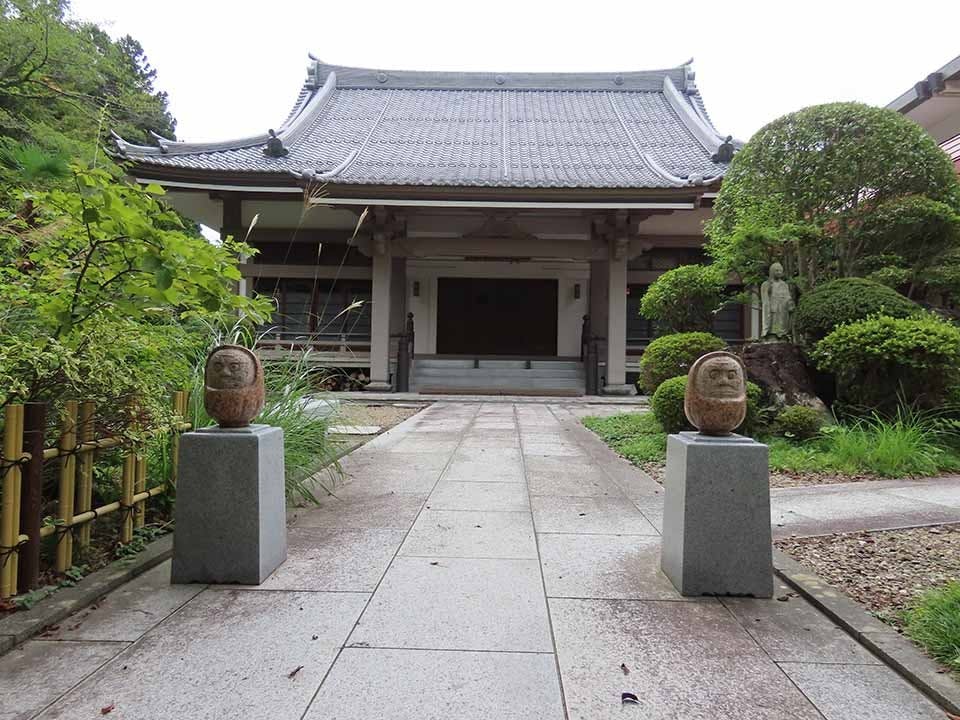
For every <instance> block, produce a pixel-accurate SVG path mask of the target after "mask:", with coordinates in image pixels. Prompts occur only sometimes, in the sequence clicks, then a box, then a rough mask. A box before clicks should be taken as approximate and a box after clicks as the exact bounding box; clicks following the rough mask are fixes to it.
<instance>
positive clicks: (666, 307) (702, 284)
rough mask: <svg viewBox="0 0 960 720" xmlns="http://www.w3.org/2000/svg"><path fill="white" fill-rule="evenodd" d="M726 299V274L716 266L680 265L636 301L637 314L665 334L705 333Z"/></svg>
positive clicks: (658, 279)
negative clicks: (637, 306)
mask: <svg viewBox="0 0 960 720" xmlns="http://www.w3.org/2000/svg"><path fill="white" fill-rule="evenodd" d="M728 300H729V293H728V292H727V282H726V273H725V272H724V271H723V270H722V269H721V268H719V267H718V266H716V265H681V266H680V267H676V268H674V269H673V270H667V271H666V272H665V273H663V274H662V275H661V276H660V277H658V278H657V279H656V280H655V281H654V282H653V284H652V285H651V286H650V287H649V288H648V289H647V291H646V292H645V293H644V294H643V298H642V299H641V300H640V315H642V316H643V317H645V318H647V319H648V320H654V321H656V323H657V327H658V328H659V329H660V330H662V331H666V332H676V333H679V332H695V331H703V330H709V329H710V326H711V325H712V324H713V318H714V315H715V314H716V312H717V310H719V309H720V308H722V307H723V306H724V304H725V303H726V302H727V301H728Z"/></svg>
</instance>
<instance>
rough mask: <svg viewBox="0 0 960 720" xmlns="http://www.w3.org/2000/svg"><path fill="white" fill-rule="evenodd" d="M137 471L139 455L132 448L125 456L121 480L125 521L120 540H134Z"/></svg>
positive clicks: (121, 507)
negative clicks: (134, 482) (134, 501)
mask: <svg viewBox="0 0 960 720" xmlns="http://www.w3.org/2000/svg"><path fill="white" fill-rule="evenodd" d="M136 472H137V456H136V453H134V451H133V450H132V449H131V450H129V451H128V452H127V454H126V456H125V457H124V458H123V477H122V478H121V480H120V511H121V512H122V513H123V522H122V524H121V526H120V542H122V543H128V542H130V541H131V540H133V514H132V513H133V480H134V475H136Z"/></svg>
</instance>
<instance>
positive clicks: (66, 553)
mask: <svg viewBox="0 0 960 720" xmlns="http://www.w3.org/2000/svg"><path fill="white" fill-rule="evenodd" d="M77 411H78V405H77V401H76V400H68V401H67V402H66V403H65V405H64V419H63V427H62V429H61V431H60V443H59V445H60V452H61V453H65V454H64V456H63V457H61V458H60V495H59V500H58V502H57V518H58V519H59V520H61V521H62V522H61V523H60V527H59V528H58V531H59V535H58V537H57V564H56V568H57V572H65V571H67V570H69V569H70V567H71V566H72V565H73V533H72V532H71V526H72V525H73V515H74V512H73V499H74V496H75V494H76V480H77V456H76V454H75V450H76V448H77Z"/></svg>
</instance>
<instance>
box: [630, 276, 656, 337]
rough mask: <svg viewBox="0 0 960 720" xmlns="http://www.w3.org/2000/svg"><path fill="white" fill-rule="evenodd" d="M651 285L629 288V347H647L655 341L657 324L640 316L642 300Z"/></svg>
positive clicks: (631, 286)
mask: <svg viewBox="0 0 960 720" xmlns="http://www.w3.org/2000/svg"><path fill="white" fill-rule="evenodd" d="M648 287H650V286H649V285H629V286H628V287H627V345H646V344H647V343H648V342H650V341H651V340H652V339H653V336H654V332H655V330H656V328H655V323H654V322H653V321H652V320H647V319H646V318H645V317H643V316H642V315H641V314H640V300H641V298H643V294H644V293H645V292H646V291H647V288H648Z"/></svg>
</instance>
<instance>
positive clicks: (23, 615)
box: [0, 533, 173, 655]
mask: <svg viewBox="0 0 960 720" xmlns="http://www.w3.org/2000/svg"><path fill="white" fill-rule="evenodd" d="M172 554H173V534H172V533H170V534H168V535H164V536H163V537H161V538H159V539H157V540H155V541H153V542H152V543H150V544H149V545H148V546H147V547H146V548H145V549H144V550H143V552H140V553H138V554H137V555H135V556H133V557H129V558H121V559H120V560H115V561H114V562H112V563H110V564H109V565H107V566H106V567H104V568H101V569H100V570H97V571H96V572H93V573H90V574H89V575H87V576H86V577H85V578H83V580H81V581H80V582H79V583H77V584H76V585H75V586H74V587H69V588H61V589H60V590H58V591H57V592H55V593H54V594H53V595H51V596H50V597H48V598H45V599H44V600H42V601H40V602H39V603H38V604H37V605H36V606H34V607H32V608H30V609H29V610H22V611H20V612H15V613H12V614H11V615H9V616H7V617H5V618H3V619H2V620H0V655H3V654H4V653H6V652H8V651H10V650H12V649H13V648H14V647H16V646H17V645H20V644H22V643H23V642H25V641H26V640H29V639H30V638H31V637H33V636H34V635H37V634H38V633H40V632H42V631H43V629H44V628H46V627H48V626H50V625H56V624H57V623H59V622H60V621H61V620H63V619H64V618H66V617H68V616H69V615H72V614H73V613H75V612H77V611H78V610H83V608H85V607H87V606H88V605H90V604H91V603H93V602H96V601H97V600H98V599H100V598H101V597H103V596H104V595H106V594H107V593H109V592H111V591H113V590H116V589H117V588H118V587H120V586H121V585H123V584H125V583H127V582H129V581H130V580H132V579H133V578H135V577H137V576H138V575H142V574H143V573H145V572H146V571H147V570H150V569H152V568H154V567H156V566H157V565H159V564H160V563H162V562H164V561H165V560H168V559H170V557H171V555H172Z"/></svg>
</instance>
